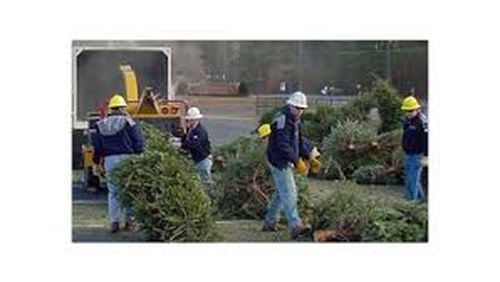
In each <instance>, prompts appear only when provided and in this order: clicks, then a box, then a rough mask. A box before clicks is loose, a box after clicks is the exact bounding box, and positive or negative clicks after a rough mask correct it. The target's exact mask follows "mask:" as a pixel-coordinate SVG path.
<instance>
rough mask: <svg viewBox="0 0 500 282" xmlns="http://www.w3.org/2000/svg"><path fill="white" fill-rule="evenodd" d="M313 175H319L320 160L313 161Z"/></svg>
mask: <svg viewBox="0 0 500 282" xmlns="http://www.w3.org/2000/svg"><path fill="white" fill-rule="evenodd" d="M310 163H311V173H312V174H318V173H319V169H320V168H321V162H320V161H319V160H318V159H311V161H310Z"/></svg>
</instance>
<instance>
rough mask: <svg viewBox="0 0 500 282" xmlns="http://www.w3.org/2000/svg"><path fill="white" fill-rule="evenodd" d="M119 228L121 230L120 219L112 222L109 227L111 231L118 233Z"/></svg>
mask: <svg viewBox="0 0 500 282" xmlns="http://www.w3.org/2000/svg"><path fill="white" fill-rule="evenodd" d="M118 230H120V223H119V222H118V221H116V222H112V223H111V226H110V228H109V232H110V233H116V232H118Z"/></svg>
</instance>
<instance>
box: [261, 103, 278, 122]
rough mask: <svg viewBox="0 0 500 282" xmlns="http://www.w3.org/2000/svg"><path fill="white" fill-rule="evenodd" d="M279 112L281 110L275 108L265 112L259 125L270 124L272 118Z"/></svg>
mask: <svg viewBox="0 0 500 282" xmlns="http://www.w3.org/2000/svg"><path fill="white" fill-rule="evenodd" d="M280 110H281V108H279V107H276V108H272V109H270V110H268V111H266V112H264V113H263V114H262V115H261V117H260V120H259V124H264V123H271V122H272V121H273V119H274V116H275V115H276V114H277V113H278V112H279V111H280Z"/></svg>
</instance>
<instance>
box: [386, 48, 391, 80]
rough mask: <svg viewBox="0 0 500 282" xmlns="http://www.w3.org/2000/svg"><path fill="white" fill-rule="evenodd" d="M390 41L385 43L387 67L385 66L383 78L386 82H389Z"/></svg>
mask: <svg viewBox="0 0 500 282" xmlns="http://www.w3.org/2000/svg"><path fill="white" fill-rule="evenodd" d="M391 43H392V42H391V41H390V40H389V41H387V46H386V59H387V65H386V74H385V77H386V79H387V81H391Z"/></svg>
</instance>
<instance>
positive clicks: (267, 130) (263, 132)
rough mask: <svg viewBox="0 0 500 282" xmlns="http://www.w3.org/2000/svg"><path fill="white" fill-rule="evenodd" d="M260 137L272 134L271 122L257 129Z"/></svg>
mask: <svg viewBox="0 0 500 282" xmlns="http://www.w3.org/2000/svg"><path fill="white" fill-rule="evenodd" d="M257 132H258V133H259V137H260V138H265V137H267V136H269V134H271V125H269V123H264V124H263V125H261V126H259V128H258V129H257Z"/></svg>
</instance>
